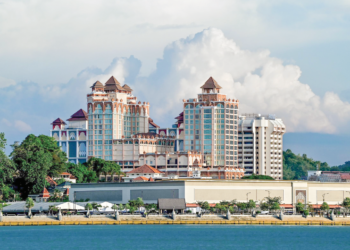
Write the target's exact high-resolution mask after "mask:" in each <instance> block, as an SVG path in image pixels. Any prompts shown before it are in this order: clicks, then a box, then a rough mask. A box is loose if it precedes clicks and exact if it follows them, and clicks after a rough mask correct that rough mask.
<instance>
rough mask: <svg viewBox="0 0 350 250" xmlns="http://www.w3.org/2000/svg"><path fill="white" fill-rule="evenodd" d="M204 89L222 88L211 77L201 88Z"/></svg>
mask: <svg viewBox="0 0 350 250" xmlns="http://www.w3.org/2000/svg"><path fill="white" fill-rule="evenodd" d="M201 88H202V89H221V86H220V85H219V84H218V83H217V82H216V81H215V79H214V78H213V77H209V79H208V80H207V81H206V82H205V83H204V85H203V86H202V87H201Z"/></svg>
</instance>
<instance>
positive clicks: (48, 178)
mask: <svg viewBox="0 0 350 250" xmlns="http://www.w3.org/2000/svg"><path fill="white" fill-rule="evenodd" d="M46 181H47V182H48V183H49V184H50V186H52V187H55V186H57V182H55V181H54V180H53V179H52V178H51V177H50V176H46Z"/></svg>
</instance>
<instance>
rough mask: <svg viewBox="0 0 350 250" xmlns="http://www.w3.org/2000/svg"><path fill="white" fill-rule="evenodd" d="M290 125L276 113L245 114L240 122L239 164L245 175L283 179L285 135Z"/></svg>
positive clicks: (240, 118)
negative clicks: (276, 116) (286, 125)
mask: <svg viewBox="0 0 350 250" xmlns="http://www.w3.org/2000/svg"><path fill="white" fill-rule="evenodd" d="M285 132H286V127H285V125H284V123H283V121H282V119H279V118H275V117H274V115H260V114H242V115H241V116H240V117H239V126H238V164H239V167H241V168H244V170H245V175H251V174H260V175H269V176H271V177H273V178H274V179H276V180H282V179H283V135H284V133H285Z"/></svg>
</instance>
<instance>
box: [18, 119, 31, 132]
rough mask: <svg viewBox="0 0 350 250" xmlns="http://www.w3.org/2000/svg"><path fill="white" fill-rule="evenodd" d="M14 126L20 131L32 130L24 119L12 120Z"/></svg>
mask: <svg viewBox="0 0 350 250" xmlns="http://www.w3.org/2000/svg"><path fill="white" fill-rule="evenodd" d="M14 126H15V128H16V129H18V130H19V131H21V132H30V131H31V130H32V128H31V127H30V125H28V124H27V123H25V122H24V121H21V120H16V121H15V122H14Z"/></svg>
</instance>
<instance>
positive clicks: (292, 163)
mask: <svg viewBox="0 0 350 250" xmlns="http://www.w3.org/2000/svg"><path fill="white" fill-rule="evenodd" d="M318 166H319V167H320V170H323V171H325V170H327V171H329V170H331V168H330V167H329V166H328V164H327V163H326V162H320V161H315V160H313V159H311V158H308V157H307V155H306V154H303V155H296V154H294V153H293V152H292V151H291V150H290V149H287V150H286V151H284V152H283V179H284V180H300V179H301V178H302V177H303V176H307V171H308V170H316V169H317V167H318Z"/></svg>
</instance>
